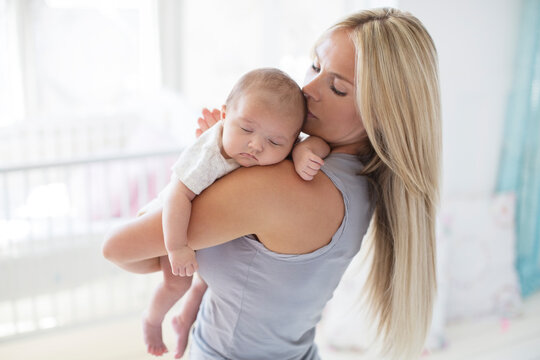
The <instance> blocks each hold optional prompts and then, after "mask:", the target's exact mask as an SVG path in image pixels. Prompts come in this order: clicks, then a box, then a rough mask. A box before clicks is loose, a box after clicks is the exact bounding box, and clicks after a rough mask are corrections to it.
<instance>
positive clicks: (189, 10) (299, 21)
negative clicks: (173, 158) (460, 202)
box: [174, 0, 520, 197]
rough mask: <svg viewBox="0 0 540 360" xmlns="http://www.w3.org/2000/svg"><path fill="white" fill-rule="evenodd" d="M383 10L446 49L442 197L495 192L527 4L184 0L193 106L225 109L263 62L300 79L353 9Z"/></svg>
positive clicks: (185, 57)
mask: <svg viewBox="0 0 540 360" xmlns="http://www.w3.org/2000/svg"><path fill="white" fill-rule="evenodd" d="M383 5H397V6H398V7H399V8H401V9H403V10H407V11H410V12H412V13H413V14H414V15H416V16H417V17H418V18H419V19H420V20H421V21H422V22H423V23H424V24H425V26H426V27H427V29H428V31H429V32H430V34H431V35H432V36H433V38H434V40H435V43H436V46H437V48H438V52H439V60H440V75H441V91H442V108H443V146H444V149H443V195H444V196H446V197H450V196H452V197H453V196H456V195H461V196H463V195H464V196H487V195H489V194H491V193H492V192H493V190H494V187H495V182H496V177H497V168H498V159H499V151H500V143H501V136H502V135H503V134H502V129H503V124H504V120H505V112H506V105H507V98H508V95H509V92H510V86H511V79H512V76H513V70H514V69H513V63H514V54H515V49H516V40H517V29H518V23H519V17H520V1H519V0H473V1H470V0H455V1H442V0H392V1H390V0H340V1H336V2H331V3H329V2H326V1H324V0H302V1H295V2H287V1H284V0H281V1H271V0H265V1H259V2H252V1H248V0H234V1H229V2H227V4H221V3H220V2H215V1H212V0H204V1H200V0H197V1H195V0H184V1H183V5H182V9H181V12H182V16H181V18H182V19H183V22H182V24H181V25H179V24H178V25H179V26H180V28H181V30H179V29H178V28H177V32H176V33H175V34H174V35H175V36H177V37H178V38H179V39H181V40H180V41H181V50H182V54H181V55H180V54H179V57H181V60H180V61H179V63H180V64H181V67H182V71H181V82H182V84H181V88H182V89H183V95H184V97H185V98H186V100H187V101H188V102H189V103H191V104H194V105H195V107H199V106H219V104H221V103H222V102H223V99H224V98H225V97H226V95H227V93H228V91H229V89H230V87H231V86H232V84H233V83H234V81H235V80H236V79H237V78H238V77H239V76H240V74H242V73H243V72H245V71H247V70H250V69H252V68H255V67H261V66H277V67H280V68H282V69H284V70H285V71H287V72H289V73H290V74H291V75H292V76H293V77H294V78H295V79H296V80H297V81H299V82H300V83H301V82H302V81H303V74H304V72H305V69H306V68H307V66H309V61H310V60H309V51H310V48H311V45H312V44H313V42H314V40H315V39H316V38H317V37H318V35H319V34H320V33H321V32H322V31H323V30H324V29H325V28H327V27H328V26H329V25H331V24H333V23H334V22H336V21H337V20H338V19H339V18H341V17H343V16H345V15H346V14H349V13H351V12H353V11H356V10H360V9H361V8H365V7H370V6H383ZM209 8H213V10H214V11H212V12H209V11H208V9H209ZM177 18H178V16H177V17H175V19H174V20H176V21H177ZM177 23H178V21H177Z"/></svg>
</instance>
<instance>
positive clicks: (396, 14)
mask: <svg viewBox="0 0 540 360" xmlns="http://www.w3.org/2000/svg"><path fill="white" fill-rule="evenodd" d="M336 29H346V30H348V31H349V35H350V38H351V39H352V41H353V43H354V45H355V48H356V71H355V72H356V73H355V78H356V79H355V81H356V103H357V106H358V112H359V114H360V116H361V118H362V121H363V124H364V127H365V129H366V134H367V137H368V139H369V143H370V146H369V148H370V151H368V154H367V158H366V154H363V155H364V161H365V164H366V166H365V168H364V170H363V173H362V174H363V175H366V176H368V177H369V178H370V180H371V183H372V189H373V190H374V191H373V192H374V194H375V199H376V200H375V212H374V215H373V219H372V222H371V226H370V230H369V234H368V235H369V243H370V246H371V247H370V251H371V256H372V265H371V269H370V272H369V276H368V279H367V282H366V287H365V288H364V290H366V291H365V292H364V296H365V300H367V304H368V305H369V310H370V313H371V315H372V320H373V321H375V323H376V324H377V333H378V335H379V337H380V338H381V339H382V341H381V343H382V346H383V352H384V353H385V354H386V355H388V356H390V357H391V358H399V359H410V358H417V357H418V356H419V355H420V353H421V350H422V348H423V345H424V342H425V339H426V335H427V332H428V330H429V327H430V325H431V317H432V310H433V304H434V300H435V296H436V288H437V284H436V268H435V258H436V249H435V215H436V208H437V205H438V201H439V181H440V180H439V179H440V156H441V119H440V118H441V116H440V101H439V83H438V65H437V53H436V50H435V46H434V44H433V40H432V39H431V37H430V36H429V34H428V33H427V31H426V29H425V28H424V26H423V25H422V23H421V22H420V21H419V20H418V19H417V18H415V17H414V16H412V15H411V14H409V13H405V12H402V11H399V10H396V9H389V8H385V9H375V10H367V11H362V12H360V13H357V14H353V15H351V16H349V17H348V18H346V19H345V20H343V21H341V22H340V23H338V24H336V25H335V26H334V27H332V28H331V29H330V31H332V30H336Z"/></svg>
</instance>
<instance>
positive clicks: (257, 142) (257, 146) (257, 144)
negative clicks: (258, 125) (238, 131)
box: [248, 139, 263, 152]
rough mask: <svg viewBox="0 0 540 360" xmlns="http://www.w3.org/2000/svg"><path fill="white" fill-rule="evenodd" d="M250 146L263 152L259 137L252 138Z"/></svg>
mask: <svg viewBox="0 0 540 360" xmlns="http://www.w3.org/2000/svg"><path fill="white" fill-rule="evenodd" d="M248 146H249V148H250V149H252V150H254V151H258V152H261V151H262V149H263V147H262V142H261V141H260V140H259V139H251V141H250V142H249V144H248Z"/></svg>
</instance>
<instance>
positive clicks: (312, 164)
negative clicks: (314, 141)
mask: <svg viewBox="0 0 540 360" xmlns="http://www.w3.org/2000/svg"><path fill="white" fill-rule="evenodd" d="M292 155H293V162H294V168H295V169H296V172H297V173H298V175H300V177H301V178H302V179H304V180H307V181H310V180H313V177H314V176H315V175H317V173H318V172H319V169H320V168H321V166H323V164H324V160H323V159H321V158H320V157H319V156H317V155H315V154H314V153H313V151H311V150H310V149H308V148H307V147H302V146H297V147H295V148H294V150H293V154H292Z"/></svg>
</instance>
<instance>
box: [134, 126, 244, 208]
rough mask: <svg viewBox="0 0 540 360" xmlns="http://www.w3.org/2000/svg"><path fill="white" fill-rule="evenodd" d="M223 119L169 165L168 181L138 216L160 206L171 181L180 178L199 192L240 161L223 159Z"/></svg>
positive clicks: (195, 191)
mask: <svg viewBox="0 0 540 360" xmlns="http://www.w3.org/2000/svg"><path fill="white" fill-rule="evenodd" d="M222 132H223V123H222V122H221V121H219V122H218V123H217V124H216V125H214V126H212V127H211V128H210V129H208V130H207V131H206V132H204V133H203V134H202V135H201V136H200V137H199V138H198V139H197V140H196V141H195V142H194V143H193V144H192V145H190V146H189V147H188V148H186V149H185V150H184V151H183V152H182V154H181V155H180V157H179V158H178V160H176V162H175V163H174V165H173V166H172V168H171V170H172V172H173V173H172V175H171V182H170V183H169V185H167V186H166V187H165V189H163V190H162V191H161V192H160V193H159V195H158V197H157V198H156V199H154V200H152V201H151V202H150V203H148V204H147V205H145V206H144V207H143V208H142V209H141V210H139V212H138V213H137V215H138V216H140V215H142V214H144V213H147V212H149V211H151V210H155V209H156V208H159V207H161V206H163V203H164V201H165V195H166V194H167V193H168V191H170V188H171V186H172V184H173V182H174V181H181V182H182V183H183V184H184V185H186V187H187V188H188V189H190V190H191V191H193V192H194V193H195V194H196V195H199V194H200V193H201V192H202V191H203V190H204V189H206V188H207V187H208V186H210V185H212V183H213V182H214V181H216V180H217V179H219V178H220V177H222V176H223V175H225V174H228V173H230V172H231V171H233V170H235V169H236V168H238V167H239V166H240V165H239V164H238V163H237V162H236V161H234V160H233V159H225V158H224V157H223V155H222V154H221V150H220V147H221V134H222Z"/></svg>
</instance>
